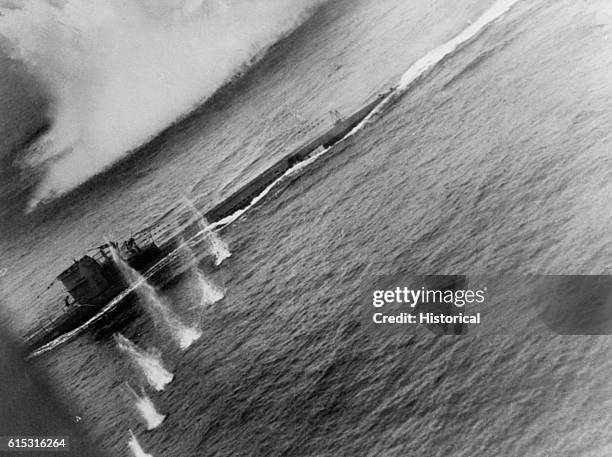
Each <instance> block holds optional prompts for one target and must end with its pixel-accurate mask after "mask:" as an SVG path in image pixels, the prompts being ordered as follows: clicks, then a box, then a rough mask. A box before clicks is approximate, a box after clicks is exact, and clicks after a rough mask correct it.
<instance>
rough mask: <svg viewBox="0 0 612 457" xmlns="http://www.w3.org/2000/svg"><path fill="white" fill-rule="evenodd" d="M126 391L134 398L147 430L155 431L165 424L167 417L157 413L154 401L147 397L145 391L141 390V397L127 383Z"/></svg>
mask: <svg viewBox="0 0 612 457" xmlns="http://www.w3.org/2000/svg"><path fill="white" fill-rule="evenodd" d="M126 390H127V392H128V394H129V395H130V396H131V397H132V398H133V400H134V402H135V403H134V404H135V406H136V410H137V411H138V413H139V414H140V417H141V418H142V420H143V422H144V423H145V425H146V426H147V430H153V429H154V428H157V427H159V426H160V425H161V424H162V423H163V422H164V419H165V418H166V416H165V415H164V414H160V413H159V412H157V409H155V405H154V404H153V401H152V400H151V399H150V398H149V397H148V396H147V394H146V393H145V391H144V389H141V395H138V394H137V393H136V391H135V390H134V389H132V387H130V385H129V384H127V383H126Z"/></svg>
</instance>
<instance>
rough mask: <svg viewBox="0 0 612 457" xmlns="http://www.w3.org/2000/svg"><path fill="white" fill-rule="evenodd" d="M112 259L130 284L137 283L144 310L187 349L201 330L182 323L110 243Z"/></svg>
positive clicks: (181, 346)
mask: <svg viewBox="0 0 612 457" xmlns="http://www.w3.org/2000/svg"><path fill="white" fill-rule="evenodd" d="M110 251H111V255H112V258H113V261H114V262H115V264H116V265H117V267H118V268H119V270H120V271H121V274H123V276H124V277H125V279H126V280H127V281H128V283H129V284H130V285H137V287H136V289H135V290H136V293H137V294H138V297H139V298H140V299H141V301H142V302H143V304H144V306H145V308H146V310H147V311H148V313H149V314H150V315H151V317H152V318H153V320H154V321H155V322H158V321H159V320H161V322H162V323H163V324H164V325H165V326H166V327H167V328H168V329H169V330H170V333H171V335H172V337H173V338H174V339H175V340H176V341H177V342H178V344H179V346H180V348H181V349H187V348H188V347H190V346H191V345H192V344H193V343H194V342H195V341H197V340H198V339H199V338H200V337H201V336H202V332H201V331H200V330H198V329H196V328H192V327H189V326H187V325H185V324H183V323H182V322H181V321H180V319H179V318H178V317H177V316H176V315H175V314H174V313H173V312H172V310H171V309H170V307H169V306H168V305H167V304H166V303H164V301H163V299H162V297H160V295H159V294H158V293H157V291H156V290H155V288H154V287H153V286H152V285H151V284H149V282H148V281H147V280H146V279H145V278H144V277H143V276H142V275H141V274H140V273H139V272H138V271H136V270H135V269H134V268H132V267H131V266H130V265H129V264H128V263H127V262H126V261H125V260H123V259H122V258H121V256H120V255H119V252H118V251H117V249H116V248H114V247H113V246H112V245H111V249H110Z"/></svg>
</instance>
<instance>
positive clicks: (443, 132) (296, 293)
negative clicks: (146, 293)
mask: <svg viewBox="0 0 612 457" xmlns="http://www.w3.org/2000/svg"><path fill="white" fill-rule="evenodd" d="M492 3H493V2H491V1H485V0H481V1H480V0H478V1H477V0H472V1H466V2H454V1H451V0H436V1H433V2H424V1H423V2H421V1H410V2H407V1H403V0H385V1H384V2H379V1H372V0H352V1H348V0H338V1H335V2H330V3H328V4H326V5H325V6H323V7H321V8H320V9H319V10H318V11H317V12H316V13H315V15H314V16H313V17H312V18H311V19H310V20H309V21H308V22H307V23H306V24H304V25H303V26H302V27H301V28H299V29H298V30H297V31H296V32H295V33H294V34H292V35H291V36H290V37H288V38H287V39H285V40H283V41H282V42H281V43H279V44H278V45H277V46H275V47H274V48H273V49H272V50H271V51H270V53H269V54H268V55H267V57H265V58H264V59H263V61H262V62H260V63H259V64H258V65H257V66H256V67H255V68H254V69H253V70H252V71H250V72H249V73H248V74H247V75H246V76H245V77H244V78H243V79H241V80H240V81H239V82H237V83H235V84H234V85H232V86H231V87H230V88H229V89H228V90H226V91H224V92H223V93H222V94H220V95H219V96H218V97H217V98H216V99H215V102H214V103H212V104H208V105H206V106H204V107H203V108H202V109H201V110H199V111H198V112H197V113H195V114H194V115H193V116H192V117H190V118H189V119H187V120H186V121H184V122H182V123H181V124H179V125H177V126H175V127H173V128H172V129H171V130H170V131H169V132H167V133H166V134H164V135H163V137H161V138H160V139H159V140H157V141H155V142H154V143H153V144H151V145H149V146H147V147H146V148H144V149H142V150H141V151H138V152H137V153H135V154H134V155H132V156H131V157H130V158H129V159H127V160H125V161H123V162H121V163H120V164H118V165H117V166H115V167H114V168H112V169H111V170H109V171H108V172H106V173H104V174H103V175H101V176H99V177H97V178H95V179H94V180H93V181H91V182H90V183H88V184H86V185H85V186H83V187H82V188H80V189H79V191H78V192H75V193H72V194H69V195H68V196H66V197H64V198H62V199H60V200H58V201H56V202H55V203H53V204H51V206H50V207H48V208H46V209H42V210H40V211H38V212H36V213H34V214H31V215H24V213H23V212H22V211H21V208H22V207H20V206H19V205H18V204H17V203H18V202H17V203H15V202H14V201H12V202H7V201H4V202H3V203H4V204H5V209H4V212H3V219H4V220H3V221H2V224H1V228H0V234H1V236H2V247H3V250H4V254H3V255H4V259H3V264H2V265H0V266H3V265H4V264H7V265H9V266H10V268H9V272H8V275H7V276H6V277H5V278H3V279H2V287H3V293H4V295H5V299H6V300H7V301H8V302H9V306H11V307H12V308H13V309H14V310H15V311H14V321H15V322H14V325H15V327H16V328H19V329H25V328H28V326H30V325H31V324H32V322H35V321H37V320H40V319H41V316H45V315H46V313H50V312H52V310H46V309H31V308H28V306H27V304H28V303H30V300H31V298H32V296H33V295H35V294H36V293H37V291H38V289H39V286H40V287H44V285H46V284H47V283H48V282H49V281H51V280H52V279H53V277H54V276H55V274H57V271H58V269H61V268H62V265H63V264H64V263H65V262H66V261H70V259H71V258H72V257H76V256H79V255H80V254H81V253H82V252H84V251H85V250H86V249H88V248H89V247H91V246H92V245H96V243H98V242H99V241H100V240H103V239H105V237H106V236H107V235H108V234H124V233H129V231H130V230H133V229H134V228H140V227H142V226H144V225H146V224H148V223H150V222H152V221H154V220H156V218H158V217H160V216H161V215H162V214H164V213H166V211H168V209H170V208H172V207H175V206H177V205H178V204H179V203H177V202H180V200H181V197H182V195H189V196H191V198H192V199H194V201H195V203H196V205H197V206H198V207H199V208H201V209H202V210H205V209H207V208H210V207H211V206H212V205H213V204H214V203H215V202H217V201H219V200H220V199H221V198H223V196H225V195H228V194H229V193H230V192H232V191H233V190H235V189H237V188H238V187H239V186H240V185H241V184H242V183H244V182H245V181H246V180H248V179H250V178H252V177H254V176H256V175H257V173H259V172H261V171H262V170H264V169H265V168H266V167H267V166H269V165H270V164H271V163H273V162H274V161H275V160H276V159H278V158H279V157H281V156H282V155H283V154H284V153H287V152H288V151H289V150H290V149H291V147H292V146H295V145H297V144H299V143H300V142H301V141H305V140H306V139H308V138H309V134H310V133H311V132H312V131H314V130H315V129H316V128H318V127H317V126H320V125H321V123H322V122H329V120H328V117H327V113H328V111H330V110H333V109H338V110H339V111H340V112H341V113H349V112H350V111H352V110H354V109H356V108H357V107H359V106H360V105H361V104H362V103H363V102H364V101H366V100H369V99H370V98H372V97H373V96H374V95H375V94H377V93H378V92H381V91H382V90H384V89H385V88H387V87H389V86H390V85H393V84H396V83H397V81H398V80H399V78H400V77H401V75H402V74H403V73H404V72H405V71H406V70H407V69H408V68H409V67H410V65H411V64H412V63H414V62H415V61H416V60H417V59H419V58H421V57H422V56H424V55H426V54H427V53H428V52H429V51H431V50H432V49H434V48H435V47H436V46H438V45H441V44H443V43H445V42H447V41H448V40H450V39H452V38H453V37H454V36H456V35H457V34H459V33H460V32H461V31H463V30H464V29H465V28H466V27H468V26H469V25H470V24H471V23H472V22H474V21H475V20H476V19H477V18H478V17H479V16H480V15H481V14H482V13H483V12H484V11H486V10H487V8H488V7H489V6H490V5H491V4H492ZM611 32H612V5H610V4H609V2H607V1H605V0H592V1H589V2H584V1H574V0H559V1H552V0H533V1H530V0H523V1H519V2H518V3H517V4H516V5H514V6H513V7H512V9H511V10H510V11H509V12H508V13H507V14H505V15H504V16H503V17H502V18H500V20H498V21H496V22H495V23H493V24H491V25H490V26H489V27H487V28H486V29H485V30H484V31H483V33H481V34H479V35H478V36H477V37H476V38H474V39H473V40H471V41H470V42H469V43H468V44H467V45H466V46H464V47H462V48H461V49H459V50H458V51H457V52H455V53H453V54H452V55H450V56H449V57H447V58H446V59H444V60H443V61H442V62H441V63H440V64H438V65H436V66H435V67H434V68H433V69H432V70H431V71H429V72H427V73H426V74H425V75H423V77H421V78H420V79H419V80H418V81H417V83H416V84H414V85H413V86H412V87H411V88H410V90H409V91H407V92H406V93H405V94H404V95H403V96H402V97H401V98H399V99H398V100H397V101H396V102H395V103H394V104H393V105H392V106H390V107H388V108H387V109H386V110H385V112H384V113H382V114H381V115H380V116H379V117H378V118H377V119H375V121H373V122H372V123H370V124H369V125H367V126H366V127H365V128H364V129H363V130H361V131H360V132H358V133H357V134H356V135H354V136H352V137H351V138H349V139H348V140H346V141H345V142H343V143H342V144H340V145H339V146H337V148H336V149H335V150H334V152H333V154H330V155H328V156H327V157H325V158H324V159H322V160H319V161H318V162H317V163H316V164H315V166H313V167H311V168H310V169H309V170H308V171H307V172H306V173H305V174H304V175H302V176H301V177H300V178H299V179H298V180H296V181H294V182H293V183H291V185H289V186H287V187H286V188H285V189H284V190H283V192H282V193H279V194H278V195H276V196H275V197H274V198H270V199H268V201H267V202H266V203H265V204H264V205H261V206H259V207H257V208H255V209H253V210H252V211H250V212H249V213H247V215H246V216H244V217H243V218H241V219H239V220H238V221H237V222H236V223H234V224H233V225H232V226H230V227H229V228H228V229H227V230H226V231H225V232H224V238H225V240H226V241H227V242H228V244H229V246H230V248H231V250H232V253H233V255H232V257H231V258H230V259H229V260H228V261H226V262H225V263H224V264H223V265H222V268H220V269H219V270H218V271H217V272H216V273H215V275H214V277H213V279H214V280H215V281H217V282H218V283H223V284H224V286H225V288H226V291H227V294H226V297H225V299H224V300H223V301H222V302H219V303H217V304H214V305H211V306H209V307H208V308H205V309H199V308H197V302H198V300H199V298H198V290H197V287H196V285H197V280H196V279H197V278H195V275H194V274H192V273H189V274H187V275H185V276H184V277H183V278H182V279H181V280H180V281H179V282H178V283H176V284H174V285H173V286H172V287H171V288H169V289H167V290H164V291H163V294H164V295H165V296H166V298H167V299H168V300H169V302H171V303H172V304H173V306H174V308H175V310H176V311H177V313H179V314H180V315H181V316H182V317H183V318H184V319H185V320H188V321H190V322H198V323H199V324H200V325H201V329H202V331H203V337H202V338H201V339H200V340H199V341H198V342H197V343H196V344H195V345H194V346H192V347H191V348H189V349H188V350H187V351H185V352H182V351H180V350H179V349H178V348H177V347H176V346H175V345H174V344H173V343H172V342H171V341H168V339H167V338H166V337H165V335H164V334H163V333H162V332H160V331H159V329H157V328H156V327H154V326H152V325H151V324H150V322H149V321H148V320H147V318H146V317H144V316H143V317H141V318H138V319H137V320H135V321H134V322H133V323H131V324H130V326H129V328H127V329H126V330H125V333H126V335H128V336H130V337H132V339H133V340H134V341H136V342H137V343H138V344H139V345H140V346H142V347H157V348H159V349H160V350H161V351H162V354H163V358H164V361H165V362H166V365H167V366H168V368H169V369H171V370H172V371H173V372H174V374H175V380H174V381H173V382H172V383H171V384H170V385H169V386H168V387H167V388H166V390H165V391H163V392H159V393H156V392H152V393H151V397H152V399H153V400H154V401H155V403H156V405H157V406H158V409H160V410H161V411H163V412H165V413H168V414H169V416H168V418H167V419H166V421H165V423H164V424H163V425H162V426H161V427H160V428H158V429H156V430H154V431H151V432H146V431H145V430H144V427H143V426H141V425H139V424H138V421H137V418H136V417H135V415H134V411H133V410H132V408H131V407H130V406H129V404H128V403H127V402H126V401H125V398H124V396H123V395H122V394H121V385H122V383H123V382H124V381H126V380H129V381H131V382H132V383H134V384H137V381H136V378H135V376H134V373H133V371H132V370H131V368H130V366H129V364H128V363H127V361H125V360H124V359H123V358H122V357H121V355H120V354H119V352H118V351H117V350H116V348H115V345H114V343H113V342H112V341H110V340H109V341H101V342H94V341H92V340H91V339H90V338H89V337H87V336H83V337H80V338H78V339H76V340H75V341H72V342H70V343H68V344H67V345H65V346H62V347H60V348H59V349H57V350H56V351H53V352H50V353H47V354H45V355H43V356H41V357H39V358H37V359H35V363H36V364H38V365H40V366H42V367H43V368H44V369H45V370H46V371H47V372H48V373H49V376H50V378H51V379H52V380H53V382H54V383H55V384H56V385H57V388H58V390H59V391H60V392H62V393H63V397H64V398H65V399H66V401H67V403H68V405H69V408H70V409H71V411H72V412H73V413H74V414H75V415H79V416H81V417H82V418H83V421H82V422H80V425H82V426H83V427H84V429H85V430H87V431H88V432H89V433H90V434H91V436H92V438H93V440H94V441H95V442H96V443H97V444H98V445H99V446H101V447H102V448H103V449H105V450H107V451H108V453H109V455H124V454H125V453H127V447H126V441H127V431H128V428H132V429H133V430H134V431H135V432H136V434H137V435H138V437H139V440H140V442H141V444H142V445H143V447H144V448H145V449H146V450H147V451H148V452H150V453H151V454H153V455H154V456H156V457H160V456H166V457H175V456H176V457H179V456H180V457H184V456H206V455H266V456H270V455H312V456H314V455H316V456H327V455H329V456H332V455H333V456H338V455H347V456H356V455H385V456H394V455H398V456H400V455H401V456H404V455H414V456H448V455H452V456H525V455H529V456H568V457H576V456H609V455H610V454H612V443H611V441H610V438H609V437H610V427H611V426H612V420H611V413H610V412H609V411H611V410H612V386H611V384H610V373H612V362H611V358H610V356H609V355H610V351H611V350H612V340H611V339H610V337H607V336H598V337H595V336H593V337H584V336H581V337H578V336H575V337H567V336H565V337H563V336H550V335H537V334H536V333H537V332H532V333H529V332H526V336H522V337H520V338H517V337H514V336H489V337H470V336H465V337H439V338H437V337H433V336H431V335H429V334H428V333H427V332H423V333H422V334H420V335H410V336H408V335H402V334H393V335H388V336H385V337H382V336H376V335H372V334H371V333H369V332H366V331H365V330H364V329H363V328H362V327H361V326H359V325H356V324H355V320H354V319H353V318H352V317H353V316H354V314H355V312H356V311H355V309H356V308H355V307H356V306H358V302H359V300H360V297H361V296H362V294H363V292H364V290H363V289H364V284H365V283H367V282H368V281H369V279H370V278H371V275H373V274H393V273H397V272H398V271H410V272H415V273H439V274H453V273H465V274H477V273H489V274H491V273H495V274H500V275H504V274H510V273H519V274H521V273H540V274H596V273H599V274H603V273H610V271H611V266H610V265H611V263H610V259H612V228H611V227H612V209H611V207H610V202H611V201H612V198H611V197H612V184H611V183H612V179H611V178H612V155H611V154H610V151H611V150H612V148H611V146H612V135H611V133H610V132H611V130H610V125H612V84H610V81H612V71H611V69H612V50H611V49H612V48H611V46H612V41H611ZM23 198H24V199H25V197H23ZM17 200H19V199H17ZM9 203H10V204H9ZM17 228H19V229H17Z"/></svg>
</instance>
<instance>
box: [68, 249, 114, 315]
mask: <svg viewBox="0 0 612 457" xmlns="http://www.w3.org/2000/svg"><path fill="white" fill-rule="evenodd" d="M57 279H59V280H60V281H61V282H62V284H63V285H64V287H65V288H66V291H67V292H68V293H69V294H70V295H71V296H72V298H73V299H74V300H75V301H76V302H77V303H79V304H81V305H87V304H92V305H93V304H96V301H97V299H98V298H101V296H102V295H103V294H104V292H105V291H106V290H108V288H109V287H110V286H111V283H110V281H109V280H108V279H107V278H106V275H105V274H104V271H103V268H102V266H101V265H100V264H99V263H98V262H97V261H96V260H95V259H93V258H92V257H90V256H88V255H86V256H83V257H81V258H80V259H79V260H75V261H74V263H73V264H72V265H70V266H69V267H68V268H67V269H66V270H64V271H63V272H62V273H61V274H60V275H59V276H58V277H57Z"/></svg>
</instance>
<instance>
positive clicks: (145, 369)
mask: <svg viewBox="0 0 612 457" xmlns="http://www.w3.org/2000/svg"><path fill="white" fill-rule="evenodd" d="M113 337H114V339H115V342H116V343H117V347H118V348H119V350H120V351H121V352H123V353H125V354H127V355H128V356H129V357H130V359H131V360H132V362H133V363H134V364H135V365H136V366H137V367H139V368H140V370H141V371H142V373H143V374H144V377H145V379H146V380H147V382H148V383H149V385H150V386H151V387H152V388H154V389H155V390H157V391H162V390H164V388H165V387H166V386H167V385H168V384H169V383H171V382H172V380H173V379H174V375H173V374H172V373H170V372H169V371H168V370H166V368H164V366H163V364H162V361H161V357H160V355H159V354H158V353H156V352H155V351H148V352H147V351H143V350H142V349H140V348H139V347H138V346H136V345H135V344H134V343H133V342H132V341H130V340H129V339H127V338H126V337H125V336H123V335H121V334H119V333H116V334H115V335H113Z"/></svg>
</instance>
